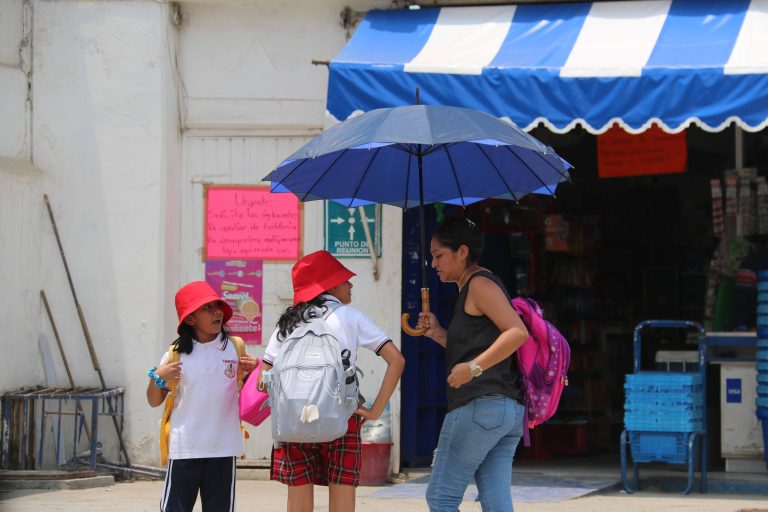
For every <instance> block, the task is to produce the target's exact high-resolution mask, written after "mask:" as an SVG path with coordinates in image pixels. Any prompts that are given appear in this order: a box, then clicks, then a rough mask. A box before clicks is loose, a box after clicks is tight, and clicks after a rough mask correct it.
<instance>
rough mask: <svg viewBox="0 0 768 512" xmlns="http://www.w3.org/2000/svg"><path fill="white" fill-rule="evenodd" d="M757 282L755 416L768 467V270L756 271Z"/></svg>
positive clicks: (767, 466)
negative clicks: (760, 426) (760, 427)
mask: <svg viewBox="0 0 768 512" xmlns="http://www.w3.org/2000/svg"><path fill="white" fill-rule="evenodd" d="M757 277H758V283H757V354H756V359H757V361H756V367H757V399H756V400H755V406H756V412H757V417H758V419H760V421H762V423H763V453H764V454H765V465H766V468H767V469H768V271H761V272H758V275H757Z"/></svg>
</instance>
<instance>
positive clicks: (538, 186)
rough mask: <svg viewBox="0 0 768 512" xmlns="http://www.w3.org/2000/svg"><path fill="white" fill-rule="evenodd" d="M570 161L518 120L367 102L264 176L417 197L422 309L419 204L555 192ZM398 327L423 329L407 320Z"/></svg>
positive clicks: (425, 306)
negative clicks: (369, 107)
mask: <svg viewBox="0 0 768 512" xmlns="http://www.w3.org/2000/svg"><path fill="white" fill-rule="evenodd" d="M569 167H570V164H569V163H568V162H566V161H565V160H563V159H562V158H560V157H559V156H558V155H557V154H556V153H555V151H554V150H553V149H552V148H550V147H549V146H546V145H545V144H542V143H541V142H539V141H538V140H536V139H535V138H533V137H531V136H530V135H528V134H526V133H525V132H523V131H522V130H520V129H518V128H517V127H515V126H513V125H511V124H507V123H505V122H503V121H501V120H499V119H496V118H495V117H493V116H490V115H488V114H485V113H483V112H479V111H476V110H471V109H466V108H459V107H445V106H433V105H412V106H406V107H395V108H382V109H378V110H372V111H370V112H367V113H365V114H363V115H361V116H359V117H355V118H352V119H348V120H346V121H344V122H343V123H340V124H338V125H336V126H334V127H332V128H330V129H328V130H326V131H325V132H323V133H321V134H320V135H318V136H317V137H315V138H314V139H312V140H311V141H310V142H309V143H307V144H306V145H305V146H304V147H302V148H301V149H299V150H298V151H297V152H295V153H294V154H292V155H291V156H290V157H288V158H287V159H286V160H285V161H283V162H282V163H281V164H280V165H278V166H277V168H276V169H275V170H274V171H272V172H271V173H269V174H268V175H267V176H265V177H264V180H265V181H266V180H268V181H270V182H271V190H272V192H292V193H294V194H295V195H296V196H298V197H299V199H301V200H302V201H312V200H317V199H330V200H333V201H336V202H337V203H340V204H342V205H344V206H347V207H353V206H363V205H367V204H373V203H384V204H391V205H395V206H399V207H401V208H410V207H412V206H419V207H420V211H419V219H420V232H421V238H420V240H419V245H420V249H421V261H422V269H421V279H422V294H421V298H422V301H421V303H422V311H424V312H427V311H429V290H428V289H427V268H426V260H425V253H426V250H425V239H424V238H425V235H424V205H425V204H427V203H433V202H441V203H450V204H458V205H462V206H466V205H469V204H472V203H474V202H477V201H480V200H482V199H488V198H492V197H493V198H502V199H511V200H514V201H518V200H519V199H520V198H521V197H522V196H524V195H525V194H528V193H531V192H535V193H543V194H552V195H554V191H555V188H556V186H557V184H558V183H560V182H562V181H565V180H567V179H569V175H568V168H569ZM407 322H408V314H403V317H402V322H401V323H402V327H403V330H404V331H405V332H406V333H408V334H410V335H412V336H415V335H419V334H422V333H423V331H424V330H416V329H413V328H411V327H410V326H409V325H408V323H407Z"/></svg>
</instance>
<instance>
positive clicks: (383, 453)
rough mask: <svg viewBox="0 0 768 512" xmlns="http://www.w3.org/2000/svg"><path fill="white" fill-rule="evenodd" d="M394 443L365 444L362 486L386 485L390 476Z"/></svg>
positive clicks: (361, 465)
mask: <svg viewBox="0 0 768 512" xmlns="http://www.w3.org/2000/svg"><path fill="white" fill-rule="evenodd" d="M391 449H392V443H363V455H362V461H361V463H360V485H384V484H386V483H387V477H388V476H389V452H390V451H391Z"/></svg>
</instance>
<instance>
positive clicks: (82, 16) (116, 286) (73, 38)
mask: <svg viewBox="0 0 768 512" xmlns="http://www.w3.org/2000/svg"><path fill="white" fill-rule="evenodd" d="M26 7H27V8H28V9H30V12H31V14H30V19H31V20H33V23H32V25H31V29H30V38H31V41H32V43H31V44H32V51H31V54H32V74H31V76H32V78H31V104H32V109H31V112H32V114H31V120H30V124H31V126H32V130H31V135H30V138H29V140H27V141H26V144H27V145H28V146H29V147H31V148H33V149H32V152H31V154H30V160H32V161H33V162H34V164H35V167H36V168H37V169H39V170H40V171H38V174H39V177H37V178H32V177H31V175H32V174H34V173H31V172H27V173H25V175H24V177H23V178H19V177H18V173H17V174H16V175H14V176H13V177H8V175H5V176H4V178H3V179H4V180H6V181H10V180H14V181H15V183H14V184H13V187H14V188H8V189H7V188H6V187H5V186H3V187H2V193H3V195H4V196H5V195H6V194H8V195H13V194H15V195H13V197H14V198H16V201H15V202H13V203H12V202H10V201H9V202H6V201H3V209H4V211H3V215H2V218H3V219H6V218H9V217H10V216H6V215H5V209H6V208H11V209H13V212H14V215H17V216H18V217H19V220H21V221H23V222H22V223H20V225H19V230H18V231H16V232H11V231H9V229H8V227H9V226H8V224H9V223H7V222H6V221H5V220H3V221H1V222H2V229H3V231H2V233H3V237H4V238H5V236H7V235H10V236H11V237H13V238H14V242H20V243H19V244H18V249H17V248H16V247H15V246H13V245H12V244H9V245H4V247H3V259H2V260H3V266H2V267H0V272H2V276H0V280H2V281H3V282H4V283H9V279H10V280H11V281H10V282H11V283H12V285H13V286H12V288H11V292H12V293H13V295H14V296H21V297H23V299H24V300H23V303H22V304H19V305H18V306H14V307H17V308H19V309H22V310H23V312H22V313H21V314H19V315H18V316H16V315H9V316H7V317H6V319H11V321H13V322H15V326H14V334H15V333H16V331H18V332H19V334H18V335H13V336H7V337H6V336H4V337H3V340H2V342H0V343H2V346H3V349H4V350H8V351H9V352H10V351H11V349H12V352H10V353H12V354H13V356H12V357H11V358H2V359H3V361H4V363H3V364H4V366H5V365H6V364H8V365H9V366H10V367H11V368H10V369H11V371H8V372H6V371H3V372H2V375H1V376H0V379H1V380H0V388H1V389H2V390H8V389H13V388H17V387H19V386H21V385H25V384H42V383H43V378H42V365H41V362H40V355H39V351H38V349H37V337H38V334H40V333H42V334H44V335H45V336H46V337H47V338H48V339H49V340H50V341H51V343H52V349H53V356H54V357H53V359H54V365H55V367H56V369H57V373H58V375H57V378H58V381H59V382H60V383H66V382H67V378H66V375H65V373H64V368H63V364H62V363H61V359H60V356H59V354H58V351H57V349H56V346H55V344H53V333H52V331H51V327H50V324H49V322H48V319H47V317H46V316H45V312H44V310H43V308H42V306H41V302H40V300H39V298H38V294H39V290H40V289H41V288H44V289H45V291H46V294H47V296H48V300H49V302H50V305H51V309H52V313H53V316H54V318H55V321H56V323H57V327H58V330H59V333H60V334H61V339H62V343H63V346H64V351H65V353H66V356H67V359H68V361H69V365H70V367H71V369H72V373H73V378H74V381H75V384H76V385H79V386H99V385H100V379H99V377H98V375H97V373H96V372H95V371H94V369H93V364H92V363H91V358H90V356H89V354H88V350H87V347H86V343H85V341H84V335H83V331H82V329H81V325H80V322H79V320H78V314H77V311H76V309H75V307H74V301H73V298H72V294H71V292H70V288H69V285H68V284H67V279H66V276H65V271H64V267H63V264H62V259H61V256H60V254H59V250H58V247H57V245H56V241H55V239H54V237H53V232H52V229H51V225H50V221H49V219H48V216H47V212H46V210H45V208H44V206H43V202H42V196H43V193H47V194H48V196H49V197H50V201H51V206H52V208H53V211H54V214H55V217H56V221H57V223H58V230H59V233H60V235H61V241H62V244H63V248H64V252H65V254H66V258H67V260H68V263H69V269H70V271H71V275H72V280H73V282H74V287H75V289H76V291H77V296H78V299H79V302H80V305H81V308H82V311H83V314H84V317H85V319H86V321H87V326H88V329H89V331H90V335H91V337H92V339H93V345H94V349H95V353H96V355H97V357H98V360H99V362H100V366H101V370H102V373H103V376H104V379H105V382H106V385H107V386H125V387H126V412H127V414H126V420H127V422H126V440H127V441H128V445H129V449H130V450H132V451H135V452H136V453H137V454H138V455H140V454H141V453H142V450H146V457H149V456H150V455H149V454H150V453H151V454H152V455H151V456H152V457H154V456H155V453H156V451H157V450H156V445H155V444H154V443H153V444H152V446H151V447H149V446H145V443H146V442H147V440H149V439H150V436H149V432H152V433H153V435H155V436H156V434H155V430H156V429H157V428H156V422H154V420H152V419H151V418H150V414H149V413H148V411H147V406H146V401H145V399H144V392H143V388H144V386H145V385H146V377H145V374H146V367H147V353H148V347H155V346H157V340H158V339H160V338H162V337H164V336H165V332H166V329H165V328H164V327H165V319H166V318H165V317H166V310H165V304H166V303H167V294H166V290H167V287H168V284H167V283H166V279H167V278H168V273H166V269H171V271H170V274H171V278H170V279H171V280H172V281H174V283H175V282H176V281H178V272H177V271H174V269H177V268H178V261H179V259H178V258H179V251H178V233H179V231H180V229H179V225H178V223H173V222H166V218H167V217H168V216H169V215H167V213H166V211H167V210H166V208H168V207H170V208H175V211H178V202H179V201H178V196H179V193H178V181H177V180H178V173H179V168H180V156H179V153H180V149H179V148H180V136H179V129H178V116H177V115H176V114H175V105H176V100H175V89H174V88H173V82H172V80H170V72H169V69H168V68H169V65H170V59H169V41H171V40H172V38H169V24H168V22H167V19H168V16H167V7H166V6H164V5H163V4H161V3H157V2H153V1H149V0H147V1H132V2H122V1H101V2H76V1H62V2H39V1H35V2H28V3H27V4H26ZM0 124H1V126H2V133H3V134H4V137H3V140H5V141H8V140H12V138H11V137H5V134H6V133H7V131H8V130H11V132H13V130H14V127H15V126H16V125H17V124H18V119H8V118H2V120H1V121H0ZM6 145H7V144H6ZM6 154H7V151H6ZM174 167H175V169H174ZM168 178H170V181H168ZM4 184H5V183H3V185H4ZM169 184H170V186H168V185H169ZM173 217H175V218H176V219H178V215H174V216H173ZM174 239H175V240H176V241H177V242H176V244H173V240H174ZM168 240H170V241H171V247H170V248H169V247H168V245H166V242H167V241H168ZM6 255H9V256H10V257H9V258H7V259H6ZM12 262H13V263H12ZM6 291H7V289H6ZM6 300H7V299H6V295H5V293H4V294H3V301H4V302H5V301H6ZM6 321H7V320H6ZM23 340H26V343H25V342H23ZM5 361H10V362H9V363H5ZM4 370H5V368H4ZM101 432H102V436H101V437H100V439H102V440H103V441H104V453H105V454H108V455H112V458H113V459H114V454H116V453H117V452H116V450H115V449H114V446H115V435H114V428H113V427H112V425H111V421H106V422H103V426H102V427H101Z"/></svg>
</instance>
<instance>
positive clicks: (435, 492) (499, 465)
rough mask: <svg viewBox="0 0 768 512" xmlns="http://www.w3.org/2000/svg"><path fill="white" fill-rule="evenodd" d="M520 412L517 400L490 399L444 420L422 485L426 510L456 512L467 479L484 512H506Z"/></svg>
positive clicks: (519, 432) (520, 425) (508, 511)
mask: <svg viewBox="0 0 768 512" xmlns="http://www.w3.org/2000/svg"><path fill="white" fill-rule="evenodd" d="M523 413H524V407H523V406H522V405H521V404H520V403H519V402H517V401H515V400H513V399H511V398H507V397H505V396H501V395H492V396H483V397H480V398H475V399H474V400H472V401H471V402H469V403H468V404H466V405H463V406H461V407H459V408H457V409H454V410H453V411H451V412H449V413H448V414H447V415H446V416H445V420H444V421H443V428H442V429H441V431H440V440H439V441H438V443H437V449H436V450H435V457H434V460H433V462H432V476H431V478H430V479H429V487H427V504H428V505H429V510H430V512H458V510H459V505H460V504H461V501H462V498H463V497H464V491H465V490H466V489H467V485H469V483H470V481H471V480H472V477H474V478H475V483H476V484H477V491H478V495H479V496H478V499H479V500H480V505H481V506H482V509H483V511H484V512H511V511H512V460H513V459H514V456H515V449H516V448H517V443H518V442H519V441H520V437H522V435H523Z"/></svg>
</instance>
